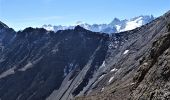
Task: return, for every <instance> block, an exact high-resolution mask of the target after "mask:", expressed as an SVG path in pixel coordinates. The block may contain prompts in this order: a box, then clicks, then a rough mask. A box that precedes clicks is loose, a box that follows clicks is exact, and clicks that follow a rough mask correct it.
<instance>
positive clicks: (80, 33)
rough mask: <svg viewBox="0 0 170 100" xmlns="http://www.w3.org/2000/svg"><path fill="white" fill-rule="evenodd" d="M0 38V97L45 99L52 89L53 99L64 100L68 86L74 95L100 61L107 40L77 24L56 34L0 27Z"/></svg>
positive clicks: (8, 98)
mask: <svg viewBox="0 0 170 100" xmlns="http://www.w3.org/2000/svg"><path fill="white" fill-rule="evenodd" d="M2 26H4V24H3V25H2ZM0 38H1V52H0V98H1V100H16V99H17V100H43V99H44V100H45V99H46V98H48V97H49V98H52V96H50V94H51V93H53V91H54V90H57V91H58V92H57V93H59V94H55V93H54V94H55V99H56V98H57V99H62V98H63V99H67V98H70V97H69V93H68V94H67V95H66V96H65V94H66V93H67V91H68V92H70V91H69V89H72V92H71V93H73V94H74V95H77V94H78V93H79V92H80V91H81V90H82V88H83V87H84V86H86V82H88V80H89V78H90V77H92V74H93V72H94V71H95V70H96V69H97V68H98V67H99V65H101V64H102V63H103V60H104V59H105V55H106V51H107V49H108V46H107V45H108V39H109V37H108V36H107V35H105V34H98V33H93V32H90V31H87V30H85V29H83V28H81V27H79V26H77V27H76V28H75V29H74V30H66V31H58V32H57V33H54V32H48V31H46V30H44V29H33V28H27V29H25V30H23V31H19V32H15V31H13V30H12V29H10V28H8V27H2V29H1V31H0ZM79 74H80V75H79ZM78 83H80V85H79V87H77V88H76V89H75V90H74V91H73V88H75V85H76V84H78Z"/></svg>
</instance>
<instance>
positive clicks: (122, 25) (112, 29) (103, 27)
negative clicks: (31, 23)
mask: <svg viewBox="0 0 170 100" xmlns="http://www.w3.org/2000/svg"><path fill="white" fill-rule="evenodd" d="M152 20H154V17H153V16H152V15H151V16H138V17H135V18H132V19H129V20H127V19H125V20H120V19H118V18H114V19H113V21H112V22H111V23H109V24H93V25H90V24H87V23H83V22H81V21H78V22H77V23H76V25H80V26H81V27H83V28H85V29H87V30H90V31H93V32H102V33H109V34H110V33H118V32H123V31H128V30H132V29H135V28H137V27H140V26H142V25H145V24H147V23H149V22H151V21H152ZM42 27H43V28H45V29H46V30H52V31H55V32H56V31H58V30H66V29H74V27H75V26H61V25H58V26H52V25H43V26H42Z"/></svg>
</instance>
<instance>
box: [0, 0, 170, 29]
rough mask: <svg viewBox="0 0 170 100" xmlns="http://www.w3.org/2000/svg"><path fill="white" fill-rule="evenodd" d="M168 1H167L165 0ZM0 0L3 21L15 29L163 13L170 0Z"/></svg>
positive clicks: (99, 21) (98, 21)
mask: <svg viewBox="0 0 170 100" xmlns="http://www.w3.org/2000/svg"><path fill="white" fill-rule="evenodd" d="M165 1H166V2H165ZM165 1H164V2H163V1H162V0H157V1H155V0H126V1H125V0H107V1H106V0H84V1H80V0H70V1H68V0H0V21H2V22H4V23H5V24H7V25H8V26H9V27H12V28H14V29H15V30H20V29H24V28H26V27H29V26H31V27H40V26H42V25H44V24H52V25H73V24H75V23H76V22H77V21H83V22H86V23H89V24H94V23H97V24H100V23H109V22H111V21H112V20H113V19H114V18H115V17H117V18H119V19H129V18H133V17H135V16H139V15H151V14H152V15H153V16H155V17H158V16H161V15H162V14H164V13H165V12H167V11H168V10H170V6H169V4H170V0H165Z"/></svg>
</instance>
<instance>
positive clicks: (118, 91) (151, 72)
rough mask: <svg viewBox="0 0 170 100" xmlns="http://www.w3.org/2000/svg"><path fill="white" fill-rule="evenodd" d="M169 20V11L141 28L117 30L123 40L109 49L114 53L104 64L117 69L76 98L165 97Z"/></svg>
mask: <svg viewBox="0 0 170 100" xmlns="http://www.w3.org/2000/svg"><path fill="white" fill-rule="evenodd" d="M169 22H170V12H168V13H166V14H164V15H163V16H161V17H160V18H158V19H156V20H155V21H153V22H151V23H149V24H147V25H145V26H143V27H141V28H137V29H135V30H132V31H129V32H124V33H119V35H120V37H119V38H122V37H124V38H125V37H126V40H125V42H124V41H122V42H123V43H122V44H121V46H120V47H118V48H117V49H116V51H114V50H111V51H112V52H114V53H111V54H110V57H108V58H107V64H106V67H109V66H110V68H111V69H114V68H116V69H118V71H116V72H113V71H110V72H109V71H108V72H107V74H105V76H104V77H103V79H102V80H100V82H98V85H96V88H95V89H93V91H92V92H91V93H90V94H89V95H86V96H78V97H76V100H148V99H149V100H169V92H170V90H169V75H170V73H169V72H170V71H169V64H168V61H169V47H170V37H169V36H170V35H169V34H170V33H169V32H168V31H169V29H168V28H167V25H168V23H169ZM121 40H122V39H121ZM109 50H110V49H109ZM111 51H110V52H111ZM127 51H128V52H127ZM115 52H117V53H116V54H115ZM110 80H111V81H110Z"/></svg>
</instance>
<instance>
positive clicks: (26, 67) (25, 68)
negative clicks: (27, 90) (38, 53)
mask: <svg viewBox="0 0 170 100" xmlns="http://www.w3.org/2000/svg"><path fill="white" fill-rule="evenodd" d="M32 66H33V64H32V63H31V62H29V63H28V64H26V65H25V66H24V67H23V68H21V69H19V71H26V70H27V69H30V68H31V67H32Z"/></svg>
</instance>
